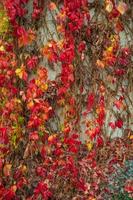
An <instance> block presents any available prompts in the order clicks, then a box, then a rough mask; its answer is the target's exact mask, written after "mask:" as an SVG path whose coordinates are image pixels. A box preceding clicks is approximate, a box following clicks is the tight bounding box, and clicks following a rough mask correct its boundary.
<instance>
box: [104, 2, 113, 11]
mask: <svg viewBox="0 0 133 200" xmlns="http://www.w3.org/2000/svg"><path fill="white" fill-rule="evenodd" d="M105 10H106V11H107V12H109V13H110V12H111V11H112V10H113V3H112V2H111V1H107V3H106V8H105Z"/></svg>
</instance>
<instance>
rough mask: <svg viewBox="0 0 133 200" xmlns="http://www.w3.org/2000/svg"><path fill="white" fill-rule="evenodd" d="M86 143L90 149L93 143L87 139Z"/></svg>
mask: <svg viewBox="0 0 133 200" xmlns="http://www.w3.org/2000/svg"><path fill="white" fill-rule="evenodd" d="M86 145H87V148H88V150H89V151H91V149H92V148H93V143H92V142H91V141H88V142H87V144H86Z"/></svg>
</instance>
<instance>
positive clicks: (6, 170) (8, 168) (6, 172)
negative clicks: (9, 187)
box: [3, 164, 12, 176]
mask: <svg viewBox="0 0 133 200" xmlns="http://www.w3.org/2000/svg"><path fill="white" fill-rule="evenodd" d="M11 167H12V165H11V164H6V165H5V166H4V168H3V173H4V175H5V176H10V174H11Z"/></svg>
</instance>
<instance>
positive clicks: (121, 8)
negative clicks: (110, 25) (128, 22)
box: [117, 2, 127, 15]
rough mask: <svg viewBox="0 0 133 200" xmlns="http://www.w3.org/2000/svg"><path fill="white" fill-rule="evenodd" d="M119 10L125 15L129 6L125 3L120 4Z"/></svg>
mask: <svg viewBox="0 0 133 200" xmlns="http://www.w3.org/2000/svg"><path fill="white" fill-rule="evenodd" d="M117 10H118V11H119V12H120V13H121V15H123V14H124V13H125V12H126V11H127V4H126V3H124V2H119V4H118V6H117Z"/></svg>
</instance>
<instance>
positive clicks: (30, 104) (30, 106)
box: [27, 101, 34, 109]
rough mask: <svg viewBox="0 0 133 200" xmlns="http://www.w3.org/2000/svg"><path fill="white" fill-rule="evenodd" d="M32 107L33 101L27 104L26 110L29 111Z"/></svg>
mask: <svg viewBox="0 0 133 200" xmlns="http://www.w3.org/2000/svg"><path fill="white" fill-rule="evenodd" d="M33 106H34V102H33V101H30V102H29V103H28V104H27V108H28V109H31V108H32V107H33Z"/></svg>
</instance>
